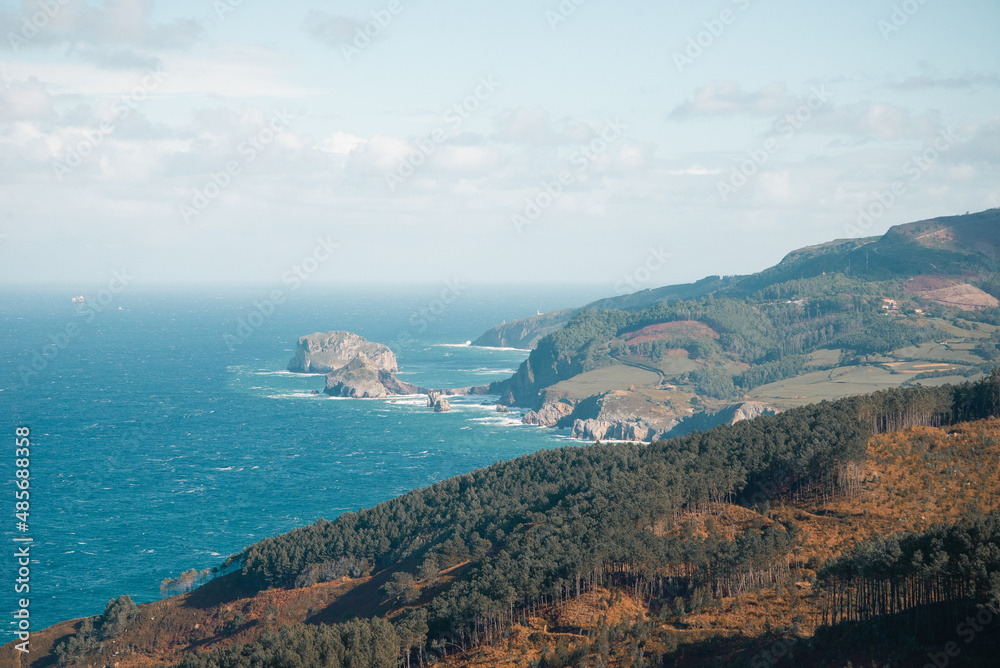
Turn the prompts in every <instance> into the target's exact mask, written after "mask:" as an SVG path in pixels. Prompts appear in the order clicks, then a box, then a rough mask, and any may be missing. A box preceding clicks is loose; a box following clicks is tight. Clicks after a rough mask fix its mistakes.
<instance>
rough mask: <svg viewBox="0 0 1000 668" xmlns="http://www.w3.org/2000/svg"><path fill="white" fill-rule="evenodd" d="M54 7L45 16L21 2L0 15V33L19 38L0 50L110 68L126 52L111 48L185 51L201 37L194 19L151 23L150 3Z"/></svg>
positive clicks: (117, 0)
mask: <svg viewBox="0 0 1000 668" xmlns="http://www.w3.org/2000/svg"><path fill="white" fill-rule="evenodd" d="M54 4H55V6H56V7H58V10H50V11H49V12H48V13H46V12H45V11H42V8H41V7H40V5H39V4H38V3H36V2H33V1H31V0H22V1H21V8H20V11H17V10H7V11H4V12H0V34H3V35H5V36H7V35H9V34H14V35H15V36H18V37H21V38H23V39H21V40H14V42H12V41H11V40H9V39H4V40H2V46H0V48H5V49H10V48H17V49H18V50H21V49H29V48H39V47H52V46H57V47H60V48H66V49H67V50H68V51H69V52H70V53H73V52H79V53H81V54H83V55H85V56H89V57H88V59H91V60H95V61H97V62H100V63H101V64H106V65H112V66H113V65H114V64H115V59H114V58H113V57H112V56H113V55H114V54H115V53H118V54H119V56H118V57H119V61H118V63H117V64H119V65H121V64H124V62H125V61H124V60H121V58H123V57H124V54H126V53H129V52H127V51H122V50H118V51H116V50H115V49H113V48H112V47H132V48H136V49H140V50H157V49H178V48H185V47H188V46H190V45H192V44H194V43H195V42H196V41H197V40H198V39H199V38H201V36H202V32H203V31H202V28H201V26H200V25H199V23H198V22H197V21H196V20H194V19H178V20H175V21H172V22H169V23H161V22H156V21H154V19H153V13H154V10H155V9H156V3H155V2H154V0H106V2H105V3H104V5H103V6H94V5H90V4H87V3H86V2H82V1H76V2H56V3H54ZM132 53H134V52H132ZM102 54H103V55H102Z"/></svg>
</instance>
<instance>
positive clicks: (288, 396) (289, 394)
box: [266, 392, 325, 399]
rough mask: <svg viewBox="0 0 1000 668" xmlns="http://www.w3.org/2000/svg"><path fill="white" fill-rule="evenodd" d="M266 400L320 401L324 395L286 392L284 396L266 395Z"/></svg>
mask: <svg viewBox="0 0 1000 668" xmlns="http://www.w3.org/2000/svg"><path fill="white" fill-rule="evenodd" d="M266 396H267V398H268V399H322V398H324V396H325V395H322V394H313V393H312V392H287V393H285V394H268V395H266Z"/></svg>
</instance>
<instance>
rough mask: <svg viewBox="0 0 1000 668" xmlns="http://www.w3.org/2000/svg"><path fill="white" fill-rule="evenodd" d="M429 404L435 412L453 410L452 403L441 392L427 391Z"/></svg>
mask: <svg viewBox="0 0 1000 668" xmlns="http://www.w3.org/2000/svg"><path fill="white" fill-rule="evenodd" d="M427 406H428V407H430V408H433V409H434V412H435V413H447V412H448V411H450V410H451V404H449V403H448V400H447V399H445V398H444V397H442V396H441V393H440V392H433V391H431V392H428V393H427Z"/></svg>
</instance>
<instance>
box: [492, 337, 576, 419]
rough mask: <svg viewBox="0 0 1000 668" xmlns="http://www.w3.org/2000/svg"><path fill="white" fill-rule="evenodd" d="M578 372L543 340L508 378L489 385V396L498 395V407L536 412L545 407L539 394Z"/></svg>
mask: <svg viewBox="0 0 1000 668" xmlns="http://www.w3.org/2000/svg"><path fill="white" fill-rule="evenodd" d="M582 372H583V367H582V365H581V364H580V363H579V362H576V361H574V360H572V359H570V358H568V357H566V356H565V355H560V354H559V353H558V352H557V351H556V350H555V348H554V346H553V345H552V342H551V340H550V339H548V338H546V339H542V340H541V341H540V342H539V343H538V347H537V348H535V349H534V350H532V351H531V355H529V356H528V359H527V360H525V361H524V362H522V363H521V366H520V367H518V369H517V372H516V373H515V374H514V375H513V376H512V377H511V378H508V379H507V380H502V381H497V382H495V383H492V384H491V385H490V387H489V393H490V394H498V395H500V403H502V404H504V405H506V406H511V405H517V406H524V407H525V408H532V409H536V410H537V409H539V408H541V407H542V405H543V404H544V403H545V401H544V397H543V396H542V393H541V391H542V390H543V389H544V388H546V387H549V386H550V385H555V384H556V383H558V382H559V381H561V380H566V379H567V378H572V377H573V376H575V375H576V374H578V373H582Z"/></svg>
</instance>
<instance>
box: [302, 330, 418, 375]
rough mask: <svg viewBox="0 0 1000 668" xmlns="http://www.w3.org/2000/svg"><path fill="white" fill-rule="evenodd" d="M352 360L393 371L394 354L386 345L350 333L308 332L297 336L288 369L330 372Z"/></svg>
mask: <svg viewBox="0 0 1000 668" xmlns="http://www.w3.org/2000/svg"><path fill="white" fill-rule="evenodd" d="M355 359H365V360H368V361H369V362H370V363H371V365H372V366H373V367H374V368H376V369H379V370H381V371H387V372H389V373H395V372H396V371H398V370H399V369H398V367H397V366H396V356H395V355H393V354H392V351H391V350H389V348H388V346H384V345H382V344H381V343H372V342H371V341H366V340H365V339H363V338H362V337H360V336H358V335H357V334H354V333H351V332H325V333H320V332H317V333H316V334H310V335H309V336H303V337H302V338H300V339H299V345H298V347H297V348H296V350H295V357H293V358H292V359H291V361H290V362H289V363H288V370H289V371H293V372H296V373H330V372H331V371H333V370H334V369H339V368H341V367H343V366H345V365H347V364H348V363H350V362H351V361H353V360H355Z"/></svg>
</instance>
